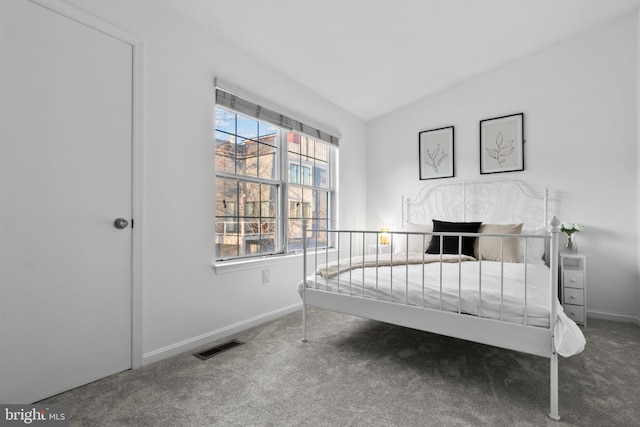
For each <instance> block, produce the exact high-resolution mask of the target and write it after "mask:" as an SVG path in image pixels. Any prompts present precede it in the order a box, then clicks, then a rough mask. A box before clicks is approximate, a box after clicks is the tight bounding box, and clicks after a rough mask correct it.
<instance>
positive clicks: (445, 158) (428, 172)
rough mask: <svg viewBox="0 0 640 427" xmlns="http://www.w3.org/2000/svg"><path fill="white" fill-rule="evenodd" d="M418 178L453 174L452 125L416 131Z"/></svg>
mask: <svg viewBox="0 0 640 427" xmlns="http://www.w3.org/2000/svg"><path fill="white" fill-rule="evenodd" d="M418 159H419V162H420V179H435V178H448V177H452V176H453V126H448V127H444V128H439V129H432V130H425V131H422V132H419V133H418Z"/></svg>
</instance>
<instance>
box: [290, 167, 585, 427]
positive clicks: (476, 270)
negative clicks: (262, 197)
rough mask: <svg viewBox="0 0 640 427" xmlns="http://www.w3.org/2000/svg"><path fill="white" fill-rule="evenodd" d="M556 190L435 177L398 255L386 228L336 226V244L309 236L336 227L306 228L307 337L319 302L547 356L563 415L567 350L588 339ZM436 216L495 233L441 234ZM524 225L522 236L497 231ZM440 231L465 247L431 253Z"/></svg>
mask: <svg viewBox="0 0 640 427" xmlns="http://www.w3.org/2000/svg"><path fill="white" fill-rule="evenodd" d="M547 194H548V192H547V191H546V190H545V191H544V194H543V195H542V196H540V197H538V196H533V195H531V193H530V192H529V191H528V190H527V189H526V188H525V187H524V186H523V185H522V183H519V182H516V181H513V180H508V179H493V180H481V181H460V182H453V183H450V182H447V183H444V184H443V183H437V184H431V185H427V186H426V187H424V188H423V189H422V190H421V191H420V193H419V194H418V196H417V197H416V198H413V199H403V218H402V220H403V226H404V227H403V229H402V230H399V231H393V232H391V233H390V235H391V244H390V245H389V246H390V248H389V247H386V249H387V250H388V251H389V253H380V243H379V242H380V239H379V237H380V231H378V230H375V231H357V230H331V231H329V235H330V236H333V240H334V243H335V246H336V248H337V250H335V251H333V250H332V251H330V250H329V249H322V250H321V249H318V248H307V244H306V238H307V234H309V236H313V233H315V232H325V233H326V232H327V230H306V231H305V233H304V238H305V244H304V247H305V253H304V269H303V270H304V271H303V277H304V280H303V281H301V282H300V284H299V286H298V292H299V293H300V295H301V297H302V299H303V301H304V305H303V307H304V308H303V341H306V339H307V331H306V325H307V315H306V307H307V306H315V307H320V308H324V309H329V310H334V311H339V312H343V313H347V314H352V315H357V316H362V317H366V318H371V319H375V320H379V321H383V322H388V323H393V324H397V325H401V326H406V327H411V328H414V329H419V330H424V331H428V332H433V333H438V334H442V335H448V336H452V337H456V338H461V339H466V340H469V341H474V342H479V343H483V344H489V345H494V346H497V347H502V348H507V349H511V350H516V351H521V352H525V353H529V354H534V355H537V356H542V357H547V358H549V359H550V412H549V416H550V417H551V418H552V419H554V420H557V419H559V418H560V417H559V412H558V354H561V355H562V356H571V355H573V354H576V353H579V352H580V351H582V349H583V348H584V344H585V341H584V336H583V335H582V332H581V331H580V329H579V328H578V327H577V326H576V325H575V323H574V322H573V321H572V320H570V319H569V318H568V317H567V316H566V315H565V314H564V313H563V311H562V306H561V305H560V303H559V302H558V298H557V295H558V292H557V290H558V265H557V259H558V235H559V233H560V230H559V221H558V220H557V219H555V218H554V220H552V221H551V222H550V223H551V224H550V225H549V227H548V230H547V229H545V228H544V227H542V226H543V224H546V223H547V209H548V201H547ZM432 219H438V220H443V221H459V222H460V221H462V222H465V223H467V222H471V221H482V222H483V227H486V230H488V232H485V233H480V234H479V233H478V232H474V233H469V232H464V231H463V232H440V231H439V230H437V229H436V231H435V232H434V231H433V228H430V224H432V222H431V220H432ZM515 223H519V224H518V227H517V231H518V232H519V233H520V234H517V233H516V234H507V233H500V232H498V233H496V232H495V230H503V229H507V228H504V227H505V226H503V225H502V224H510V226H513V225H514V224H515ZM491 224H496V226H493V225H491ZM520 224H523V225H522V226H521V225H520ZM438 226H440V224H436V227H438ZM492 227H493V228H492ZM520 227H524V228H523V229H522V230H521V231H520ZM478 231H483V229H482V228H481V229H480V230H478ZM510 233H515V231H510ZM477 236H483V238H482V240H480V239H476V237H477ZM514 236H516V237H515V238H514ZM432 238H433V239H437V242H436V243H439V245H436V246H440V247H442V246H445V245H446V244H443V243H444V242H445V241H444V239H454V238H455V239H457V242H458V243H459V244H457V247H456V251H457V253H451V251H450V250H449V254H443V253H442V252H445V249H444V248H442V250H441V249H440V247H438V248H437V250H438V252H437V253H432V254H425V247H429V241H430V240H432ZM463 239H472V240H473V239H475V241H476V243H475V247H474V253H473V254H472V253H470V252H469V248H468V247H467V251H466V252H467V255H464V254H463V253H462V252H463V246H464V243H463ZM478 240H480V242H478ZM448 241H449V243H451V240H448ZM478 243H479V244H478ZM496 244H497V246H496ZM496 248H497V252H498V253H499V258H498V259H496V258H495V252H496ZM449 249H450V248H449ZM370 251H371V252H373V254H368V253H367V252H370ZM429 251H432V252H433V246H431V247H429ZM491 251H493V254H492V253H491ZM487 254H489V255H487ZM543 254H544V255H545V258H546V259H547V260H549V262H548V265H547V264H545V263H544V262H543V260H542V256H543ZM332 255H333V261H331V259H332ZM471 255H474V257H472V256H471ZM480 255H482V256H480ZM492 256H493V258H492ZM476 257H477V258H481V259H480V260H476ZM485 257H488V258H489V260H486V259H484V258H485ZM327 260H329V262H326V261H327ZM506 261H509V262H506ZM309 272H310V273H312V274H310V275H309V274H308V273H309ZM304 284H306V286H304Z"/></svg>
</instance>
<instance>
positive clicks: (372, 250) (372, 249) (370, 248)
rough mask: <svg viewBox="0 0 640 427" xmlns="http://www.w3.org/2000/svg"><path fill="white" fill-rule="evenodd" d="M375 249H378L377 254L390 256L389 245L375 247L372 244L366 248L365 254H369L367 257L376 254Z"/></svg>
mask: <svg viewBox="0 0 640 427" xmlns="http://www.w3.org/2000/svg"><path fill="white" fill-rule="evenodd" d="M376 247H377V248H378V253H379V254H390V253H391V245H389V244H387V245H382V244H377V245H376V244H375V243H372V244H370V245H369V246H368V247H367V252H368V253H369V255H371V254H375V253H376Z"/></svg>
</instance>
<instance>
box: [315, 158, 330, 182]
mask: <svg viewBox="0 0 640 427" xmlns="http://www.w3.org/2000/svg"><path fill="white" fill-rule="evenodd" d="M313 185H314V186H316V187H321V188H329V165H328V164H327V163H324V162H318V160H316V164H315V165H314V167H313Z"/></svg>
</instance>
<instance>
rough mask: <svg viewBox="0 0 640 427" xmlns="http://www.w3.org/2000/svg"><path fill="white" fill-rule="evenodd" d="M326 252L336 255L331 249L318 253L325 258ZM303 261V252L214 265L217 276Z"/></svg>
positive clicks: (311, 254)
mask: <svg viewBox="0 0 640 427" xmlns="http://www.w3.org/2000/svg"><path fill="white" fill-rule="evenodd" d="M326 252H328V253H329V255H332V254H335V253H336V252H337V251H336V250H335V249H329V250H328V251H325V250H324V249H323V250H320V251H318V256H323V255H324V254H325V253H326ZM308 256H315V251H309V254H308ZM301 260H302V252H298V253H293V254H286V255H285V254H281V255H268V256H263V257H255V258H247V259H234V260H229V261H217V262H215V263H214V264H213V270H214V271H215V273H216V274H226V273H235V272H238V271H246V270H250V269H254V268H261V267H264V266H271V265H278V264H291V263H294V262H300V261H301Z"/></svg>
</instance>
